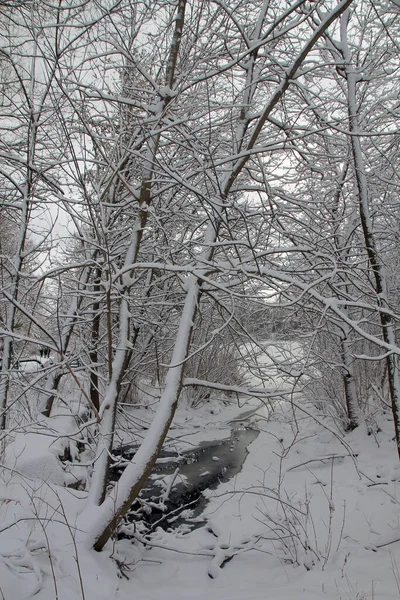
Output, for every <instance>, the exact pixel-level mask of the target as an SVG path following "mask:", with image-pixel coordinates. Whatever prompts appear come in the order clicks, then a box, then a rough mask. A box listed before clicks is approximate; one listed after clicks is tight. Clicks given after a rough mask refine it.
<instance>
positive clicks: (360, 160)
mask: <svg viewBox="0 0 400 600" xmlns="http://www.w3.org/2000/svg"><path fill="white" fill-rule="evenodd" d="M348 22H349V13H348V11H346V13H345V14H343V16H342V17H341V21H340V35H341V47H340V48H341V52H342V56H343V61H344V73H345V77H346V81H347V94H348V116H349V130H350V132H351V133H352V134H353V135H351V149H352V154H353V161H354V168H355V175H356V185H357V192H358V206H359V212H360V220H361V227H362V231H363V236H364V243H365V247H366V251H367V254H368V260H369V263H370V266H371V269H372V274H373V279H374V282H375V292H376V297H377V301H378V306H379V307H380V308H381V310H380V312H379V318H380V324H381V327H382V337H383V339H384V341H385V342H386V343H387V344H388V345H391V346H393V347H394V346H395V324H394V322H393V319H392V317H391V315H390V313H389V302H388V296H387V281H386V274H385V269H384V266H383V264H382V262H381V260H380V258H379V252H378V249H377V244H376V240H375V234H374V230H373V225H372V220H371V214H370V209H369V198H368V196H369V192H368V181H367V177H366V171H365V162H364V156H363V152H362V148H361V141H360V137H361V135H362V134H361V128H360V126H359V120H358V109H357V94H356V86H357V73H356V70H355V69H356V68H355V66H354V65H353V64H352V57H351V53H350V49H349V46H348V42H347V26H348ZM386 363H387V372H388V381H389V390H390V397H391V404H392V412H393V420H394V427H395V435H396V444H397V451H398V453H399V458H400V379H399V368H398V358H397V356H396V355H395V354H393V353H389V354H388V356H387V358H386Z"/></svg>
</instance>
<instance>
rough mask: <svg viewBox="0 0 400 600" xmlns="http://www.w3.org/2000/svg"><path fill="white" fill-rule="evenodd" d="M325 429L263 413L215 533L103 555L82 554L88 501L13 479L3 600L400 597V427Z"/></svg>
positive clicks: (218, 504)
mask: <svg viewBox="0 0 400 600" xmlns="http://www.w3.org/2000/svg"><path fill="white" fill-rule="evenodd" d="M232 410H233V408H232ZM211 416H213V415H211ZM219 416H220V415H216V417H218V418H219ZM293 416H295V417H296V419H295V421H293V420H292V417H293ZM224 418H225V416H224ZM232 418H234V415H232ZM254 418H258V417H253V419H254ZM322 420H323V423H322ZM319 421H320V423H318V422H316V421H314V420H313V419H311V418H310V417H309V416H307V415H305V414H304V413H302V412H301V411H296V413H295V415H293V412H292V408H291V407H290V406H289V405H281V406H280V407H279V409H278V410H277V411H276V412H275V413H273V414H272V415H271V418H270V420H269V421H266V420H265V418H264V417H263V416H262V415H261V418H259V420H258V427H259V428H260V435H259V436H258V438H257V439H256V440H255V441H254V442H253V443H252V444H251V446H250V447H249V451H250V453H249V455H248V457H247V459H246V461H245V463H244V467H243V469H242V471H241V472H240V473H239V474H238V475H237V476H236V477H235V478H234V479H232V480H231V481H230V482H228V483H227V484H223V485H220V486H219V487H218V489H216V490H215V491H213V492H210V494H209V495H210V503H209V504H208V506H207V508H206V511H205V517H206V519H207V520H208V527H207V528H202V529H199V530H196V531H193V532H191V533H184V532H183V531H180V530H179V529H178V530H176V531H175V532H174V533H166V532H164V531H162V530H157V531H156V532H155V533H154V534H153V536H152V538H151V540H150V541H149V542H148V545H147V546H146V547H145V546H144V545H143V544H142V543H141V542H139V541H137V540H136V541H133V542H131V541H128V540H121V541H119V542H117V543H109V544H108V545H107V547H106V549H105V550H104V551H103V552H102V553H95V552H89V551H87V550H84V549H83V548H80V547H79V546H78V545H77V544H76V543H75V533H76V532H75V530H74V522H75V518H76V515H77V514H78V513H79V511H80V505H81V498H82V497H83V496H84V493H83V492H76V491H74V490H68V489H65V488H62V487H59V486H56V485H54V484H50V483H40V482H39V481H38V480H36V481H35V480H34V479H28V478H27V477H26V476H24V477H21V476H19V475H18V474H17V473H15V472H10V471H7V470H4V471H3V481H4V484H3V485H2V488H1V498H2V500H1V503H0V514H1V522H2V524H3V525H2V526H1V527H0V565H1V566H0V586H1V590H2V593H3V595H4V598H5V600H19V599H20V598H21V599H22V598H33V596H34V594H36V595H35V598H37V599H38V600H53V599H54V598H59V599H60V600H72V599H79V598H85V599H86V600H92V599H93V600H95V599H96V600H102V599H104V600H105V599H107V600H108V599H110V598H116V599H119V600H128V598H129V599H131V598H132V597H134V598H136V599H137V600H156V599H157V600H158V598H159V597H160V593H161V592H162V595H163V597H164V598H166V599H167V600H169V599H171V600H172V599H174V600H179V599H182V600H183V599H185V600H187V599H193V600H194V599H200V598H204V597H207V598H208V599H210V600H213V599H215V600H217V599H218V600H228V599H229V600H232V599H234V600H239V599H240V600H245V599H258V598H260V599H261V598H263V599H265V598H268V599H269V600H292V599H293V598H300V599H304V600H308V599H313V598H318V599H319V598H327V599H331V600H334V599H343V600H361V599H362V598H364V599H371V600H372V599H374V600H379V599H381V600H390V599H391V598H398V597H399V585H400V577H399V571H398V567H400V542H399V543H397V542H396V541H395V540H397V539H400V494H399V481H398V480H399V478H400V467H399V465H398V461H397V457H396V449H395V447H394V443H393V441H392V437H393V432H392V422H391V419H390V417H389V416H387V418H386V417H385V416H383V417H382V421H381V422H380V427H381V431H377V432H376V433H375V435H369V436H368V435H367V433H366V432H365V431H364V430H362V429H359V430H356V431H354V432H352V433H351V434H348V435H347V436H346V437H345V439H344V440H343V441H342V440H341V438H340V436H339V435H338V430H337V429H336V427H335V425H334V423H332V422H331V421H327V420H326V419H322V418H321V417H320V418H319ZM323 425H326V426H327V427H328V429H327V428H325V427H323ZM196 435H200V434H196ZM38 517H39V519H38ZM139 537H140V536H139ZM49 548H50V554H49ZM49 556H50V557H51V560H49ZM227 560H228V561H229V562H226V564H225V566H224V567H223V568H222V569H221V568H220V565H221V564H222V563H223V562H224V561H227ZM210 575H211V576H212V577H213V579H212V578H211V577H210ZM125 576H127V577H128V578H129V579H126V578H125ZM82 590H83V591H82Z"/></svg>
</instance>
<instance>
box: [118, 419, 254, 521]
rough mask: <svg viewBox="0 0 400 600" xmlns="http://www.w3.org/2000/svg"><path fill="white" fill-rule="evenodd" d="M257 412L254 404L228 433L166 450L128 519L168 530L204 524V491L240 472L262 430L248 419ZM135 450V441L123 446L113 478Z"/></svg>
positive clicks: (231, 423)
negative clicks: (192, 444) (249, 448)
mask: <svg viewBox="0 0 400 600" xmlns="http://www.w3.org/2000/svg"><path fill="white" fill-rule="evenodd" d="M255 413H256V409H252V410H247V411H246V412H243V413H242V414H240V415H239V416H238V417H237V418H236V419H233V420H232V421H231V422H230V423H229V426H230V428H231V433H230V436H229V437H226V438H224V439H220V440H215V441H211V442H210V441H207V442H203V443H200V444H199V445H198V446H196V447H194V448H192V449H190V450H184V451H182V452H173V451H170V450H164V451H163V452H162V453H161V456H160V458H159V460H158V461H157V463H156V465H155V467H154V469H153V472H152V474H151V476H150V478H149V480H148V481H147V483H146V485H145V486H144V488H143V490H142V492H141V494H140V497H139V498H138V500H137V501H136V502H135V503H134V504H133V506H132V509H131V511H130V513H129V515H128V520H131V521H133V520H135V521H137V520H140V521H141V522H142V524H143V525H144V526H145V527H146V528H147V529H148V530H154V529H155V528H156V527H159V526H160V527H162V528H163V529H165V530H170V529H176V528H177V527H181V528H187V529H194V528H196V527H199V526H202V525H203V523H204V521H203V520H202V518H201V513H202V512H203V511H204V508H205V507H206V505H207V498H206V496H204V495H203V492H204V491H205V490H213V489H215V488H216V487H217V486H218V485H219V484H220V483H223V482H227V481H229V480H230V479H232V478H233V477H235V476H236V475H237V474H238V473H239V472H240V471H241V469H242V466H243V464H244V461H245V460H246V456H247V455H248V450H247V448H248V446H249V444H251V443H252V442H253V441H254V440H255V439H256V438H257V436H258V435H259V431H257V429H254V428H253V427H250V426H249V425H248V424H247V419H249V418H250V417H252V416H253V415H254V414H255ZM135 451H136V447H135V446H132V445H131V446H129V445H128V446H124V447H122V448H121V449H120V457H121V462H120V463H119V464H118V463H117V465H115V466H113V467H112V469H111V474H110V478H111V480H117V479H118V477H119V475H120V473H121V471H122V470H123V468H124V466H123V463H124V461H125V460H130V459H131V458H132V457H133V456H134V454H135Z"/></svg>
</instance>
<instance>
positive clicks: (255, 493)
mask: <svg viewBox="0 0 400 600" xmlns="http://www.w3.org/2000/svg"><path fill="white" fill-rule="evenodd" d="M233 494H241V495H243V496H244V495H245V494H251V495H253V496H261V497H263V498H269V499H270V500H275V501H276V502H279V503H280V504H284V505H285V506H287V507H288V508H290V509H292V510H294V511H296V512H298V513H300V514H301V515H303V516H307V513H306V512H304V511H303V510H301V509H300V508H296V506H293V504H290V503H289V502H285V500H282V498H280V497H279V496H272V495H270V494H266V493H265V492H256V491H253V490H232V491H227V492H221V493H220V494H216V495H215V496H212V498H221V497H222V496H227V495H233Z"/></svg>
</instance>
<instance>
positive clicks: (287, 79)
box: [78, 0, 353, 550]
mask: <svg viewBox="0 0 400 600" xmlns="http://www.w3.org/2000/svg"><path fill="white" fill-rule="evenodd" d="M352 1H353V0H343V1H342V2H340V3H339V4H338V5H337V6H336V8H335V9H334V10H333V11H332V12H331V13H330V14H329V15H328V16H327V17H326V18H325V19H324V21H323V22H322V23H321V25H320V26H319V27H318V28H317V30H316V31H315V32H314V33H313V35H312V37H311V38H310V39H309V40H308V42H307V43H306V44H305V45H304V47H303V49H302V50H301V51H300V52H299V54H298V56H297V58H296V59H295V60H294V62H293V63H292V65H291V67H290V68H288V70H287V71H286V73H285V76H284V77H283V79H282V82H281V83H280V85H278V86H277V88H276V90H275V92H274V93H273V94H272V96H271V98H270V99H269V101H268V102H267V104H266V106H265V108H264V110H263V111H262V113H261V116H260V117H259V119H258V122H257V124H256V125H255V127H254V130H253V132H252V134H251V136H250V139H249V141H248V143H247V147H246V151H247V152H246V153H245V154H244V156H243V158H240V159H239V160H237V161H236V162H234V164H232V168H231V171H228V172H227V174H226V175H225V174H224V176H223V178H222V181H220V182H217V183H220V185H219V186H218V187H219V189H220V194H219V197H218V198H216V199H215V203H214V202H212V200H210V202H211V204H212V205H213V207H214V208H213V216H212V217H210V219H209V223H208V227H207V230H206V233H205V235H204V241H203V244H202V245H203V247H204V251H203V252H202V253H200V255H199V256H198V257H197V260H196V265H195V268H196V272H197V275H196V276H194V275H192V276H190V277H189V278H188V281H187V283H186V290H187V293H186V298H185V303H184V307H183V312H182V315H181V319H180V324H179V329H178V334H177V337H176V340H175V344H174V350H173V355H172V361H171V366H170V367H169V369H168V373H167V376H166V379H165V389H164V392H163V393H162V396H161V399H160V403H159V407H158V411H157V413H156V415H155V417H154V419H153V422H152V424H151V426H150V428H149V430H148V433H147V435H146V437H145V439H144V441H143V443H142V445H141V446H140V448H139V450H138V451H137V453H136V454H135V456H134V458H133V459H132V461H131V462H130V464H129V465H128V466H127V467H126V469H125V471H124V473H123V474H122V476H121V478H120V480H119V482H118V483H117V484H116V485H115V486H114V488H113V490H112V491H111V492H110V493H109V494H108V496H107V497H106V498H105V499H104V500H102V499H103V497H104V488H105V483H106V478H107V470H108V462H109V453H110V450H111V447H112V445H111V444H112V439H113V424H114V422H115V416H113V415H115V411H116V403H117V397H118V381H119V378H120V376H121V373H120V372H118V373H114V369H113V380H112V381H111V382H110V385H109V388H108V392H107V394H106V398H105V400H104V402H103V406H104V417H103V422H104V434H105V436H106V437H105V443H104V444H102V448H101V449H100V453H98V454H97V458H96V465H95V472H94V475H93V481H92V486H93V487H92V490H91V492H90V493H89V498H88V506H87V508H86V509H85V510H84V511H83V513H82V514H81V516H80V518H79V521H78V529H80V530H82V531H84V532H85V534H86V535H85V541H86V544H87V545H88V546H90V547H94V548H95V549H96V550H101V549H102V548H103V546H104V544H105V543H106V542H107V541H108V539H109V538H110V536H111V535H112V533H113V532H114V531H115V529H116V527H117V525H118V523H119V522H120V520H121V518H122V517H123V516H124V514H126V512H127V511H128V510H129V508H130V506H131V504H132V502H133V501H134V499H135V498H136V496H137V495H138V493H139V492H140V490H141V488H142V486H143V483H144V482H145V481H146V479H147V478H148V476H149V474H150V472H151V469H152V467H153V465H154V463H155V461H156V459H157V456H158V454H159V452H160V449H161V447H162V444H163V442H164V439H165V436H166V435H167V432H168V429H169V427H170V424H171V422H172V419H173V417H174V413H175V410H176V406H177V403H178V399H179V394H180V391H181V388H182V378H183V374H184V365H185V361H186V360H187V356H188V348H189V344H190V339H191V334H192V328H193V322H194V319H195V316H196V312H197V309H198V305H199V302H200V295H201V282H202V276H203V277H204V276H205V275H206V273H207V270H208V269H205V268H204V265H209V264H210V261H211V260H212V256H213V253H214V249H215V243H216V241H217V239H218V236H219V229H220V225H221V222H222V219H223V215H224V212H225V211H226V210H228V204H227V203H226V199H227V197H228V194H229V192H230V191H231V189H232V186H233V185H234V183H235V181H236V179H237V177H238V176H239V174H240V173H241V172H242V170H243V168H244V166H245V165H246V163H247V161H248V159H249V157H250V155H251V152H250V151H251V150H252V149H253V148H254V145H255V144H256V142H257V140H258V137H259V134H260V133H261V131H262V129H263V127H264V125H265V123H266V121H267V120H268V117H269V115H270V114H271V112H272V110H273V109H274V108H275V107H276V105H277V104H278V102H279V101H280V100H281V99H282V97H283V96H284V94H285V92H286V90H287V89H288V88H289V86H290V84H291V81H292V79H293V77H294V76H295V75H296V73H297V71H298V69H299V67H300V66H301V65H302V63H303V61H304V59H305V58H306V57H307V55H308V54H309V52H310V51H311V50H312V48H313V47H314V45H315V43H316V42H317V41H318V39H319V38H320V37H321V36H322V35H323V33H324V31H325V30H326V28H327V27H329V25H330V24H331V23H332V22H333V21H334V20H335V19H336V18H337V17H338V16H340V14H341V13H342V12H343V11H344V10H345V9H346V8H347V7H348V6H349V5H350V4H351V2H352ZM184 4H185V3H184V2H183V0H181V2H180V6H181V7H183V8H178V15H179V14H180V12H179V11H182V10H184ZM177 22H178V21H177ZM182 24H183V20H182V22H181V24H180V26H179V32H180V35H181V34H182ZM176 32H177V30H176ZM176 32H175V33H176ZM174 47H175V48H176V49H179V45H175V46H174ZM169 64H172V63H171V61H169ZM174 64H176V61H175V63H174ZM170 87H171V88H172V85H170ZM248 93H249V87H247V88H246V91H245V97H247V94H248ZM239 127H240V129H239V131H237V132H236V133H237V135H236V136H235V138H234V139H235V141H236V147H240V146H241V141H240V139H239V138H240V136H244V134H245V131H246V127H243V121H241V122H240V123H239ZM154 147H155V149H157V147H158V142H157V141H155V142H154ZM153 160H154V157H153ZM149 164H150V165H151V166H152V165H153V161H149ZM143 185H144V186H145V187H147V190H148V193H147V192H146V195H145V196H146V204H147V205H148V203H149V200H150V185H151V179H149V180H147V182H146V181H145V182H144V184H143ZM142 189H144V187H143V186H142ZM146 214H147V206H146ZM128 254H129V253H128ZM136 256H137V252H133V253H132V258H133V259H134V260H136ZM128 258H129V257H128V256H127V260H126V261H125V265H126V266H127V265H128V264H129V262H128ZM128 315H129V311H128V305H127V302H126V301H125V300H123V302H122V303H121V311H120V331H121V335H122V337H123V341H124V342H125V344H126V342H129V338H128V336H127V335H125V334H124V331H126V330H127V327H128V325H129V317H128ZM123 348H124V346H122V350H121V353H122V354H123V353H124V349H123ZM125 348H126V345H125ZM114 363H115V367H116V369H119V368H120V366H121V365H122V360H121V358H119V357H117V356H116V358H115V359H114ZM102 426H103V423H102ZM99 505H100V506H99Z"/></svg>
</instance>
